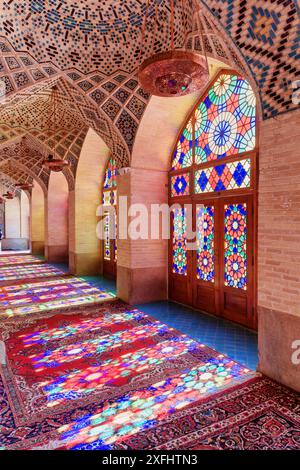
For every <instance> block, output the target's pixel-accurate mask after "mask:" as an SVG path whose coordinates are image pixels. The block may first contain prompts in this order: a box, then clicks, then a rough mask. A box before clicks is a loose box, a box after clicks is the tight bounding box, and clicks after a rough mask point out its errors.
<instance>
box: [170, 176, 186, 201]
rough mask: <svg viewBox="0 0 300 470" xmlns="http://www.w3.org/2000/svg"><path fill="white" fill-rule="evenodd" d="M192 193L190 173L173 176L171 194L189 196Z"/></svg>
mask: <svg viewBox="0 0 300 470" xmlns="http://www.w3.org/2000/svg"><path fill="white" fill-rule="evenodd" d="M188 194H190V174H189V173H183V174H181V175H175V176H171V196H172V197H174V196H187V195H188Z"/></svg>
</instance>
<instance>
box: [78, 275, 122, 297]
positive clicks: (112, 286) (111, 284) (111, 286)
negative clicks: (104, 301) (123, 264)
mask: <svg viewBox="0 0 300 470" xmlns="http://www.w3.org/2000/svg"><path fill="white" fill-rule="evenodd" d="M78 277H80V278H82V279H84V280H85V281H87V282H89V283H90V284H93V285H94V286H96V287H98V288H99V289H104V290H107V291H109V292H111V293H112V294H117V289H116V282H115V281H114V280H113V279H108V278H106V277H102V276H78Z"/></svg>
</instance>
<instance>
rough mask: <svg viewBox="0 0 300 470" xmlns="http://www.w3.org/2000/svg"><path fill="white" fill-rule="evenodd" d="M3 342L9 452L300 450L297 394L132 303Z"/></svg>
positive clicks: (2, 433)
mask: <svg viewBox="0 0 300 470" xmlns="http://www.w3.org/2000/svg"><path fill="white" fill-rule="evenodd" d="M0 334H1V338H2V341H3V342H4V345H5V348H4V347H3V345H2V354H1V355H0V358H1V357H2V361H0V362H2V366H1V383H0V445H1V447H2V448H4V449H12V450H14V449H41V448H42V449H192V448H193V449H196V448H199V449H200V448H203V446H205V447H204V448H206V447H207V446H209V448H218V449H223V448H234V449H268V448H272V449H276V448H277V449H291V448H293V449H295V448H300V441H299V438H300V407H299V397H298V396H296V394H293V393H292V392H289V391H287V390H286V389H284V388H282V387H280V386H279V385H276V384H274V383H273V382H271V381H269V380H267V379H265V378H261V377H259V376H257V375H256V374H254V373H253V372H251V371H249V370H247V369H245V368H244V367H243V366H241V365H239V364H237V363H236V362H234V361H233V360H231V359H229V358H227V357H225V356H224V355H222V354H219V353H218V352H216V351H214V350H212V349H210V348H208V347H206V346H204V345H200V344H199V343H197V342H196V341H193V340H192V339H190V338H188V337H187V336H186V335H183V334H181V333H180V332H178V331H175V330H174V329H172V328H169V327H167V326H166V325H164V324H162V323H160V322H158V321H156V320H154V319H153V318H151V317H149V316H147V315H145V314H143V313H142V312H140V311H138V310H136V309H132V308H130V307H129V306H127V305H126V304H124V303H122V302H118V301H115V302H111V303H105V304H103V305H101V306H98V307H89V308H87V307H85V308H81V309H76V310H75V311H74V310H73V311H70V312H68V314H66V313H65V314H62V313H61V314H59V315H55V316H53V313H52V316H51V313H49V312H48V313H45V314H43V317H41V315H40V316H39V318H38V317H37V316H35V318H34V317H32V316H30V315H29V316H26V317H23V318H22V317H15V318H12V319H6V320H3V321H2V322H1V323H0ZM0 351H1V348H0Z"/></svg>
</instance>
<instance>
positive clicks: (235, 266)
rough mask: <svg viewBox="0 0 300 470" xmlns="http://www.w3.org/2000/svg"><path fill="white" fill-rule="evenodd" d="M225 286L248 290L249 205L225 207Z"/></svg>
mask: <svg viewBox="0 0 300 470" xmlns="http://www.w3.org/2000/svg"><path fill="white" fill-rule="evenodd" d="M224 266H225V273H224V274H225V279H224V281H225V286H230V287H236V288H238V289H244V290H246V289H247V204H246V203H243V204H230V205H225V217H224Z"/></svg>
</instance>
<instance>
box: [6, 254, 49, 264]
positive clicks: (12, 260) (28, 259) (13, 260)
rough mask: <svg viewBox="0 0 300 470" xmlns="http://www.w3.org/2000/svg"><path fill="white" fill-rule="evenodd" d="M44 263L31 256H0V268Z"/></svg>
mask: <svg viewBox="0 0 300 470" xmlns="http://www.w3.org/2000/svg"><path fill="white" fill-rule="evenodd" d="M43 262H44V261H43V260H42V259H41V258H39V257H37V256H32V255H17V256H1V255H0V266H14V265H22V264H35V263H37V264H40V263H43Z"/></svg>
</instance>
